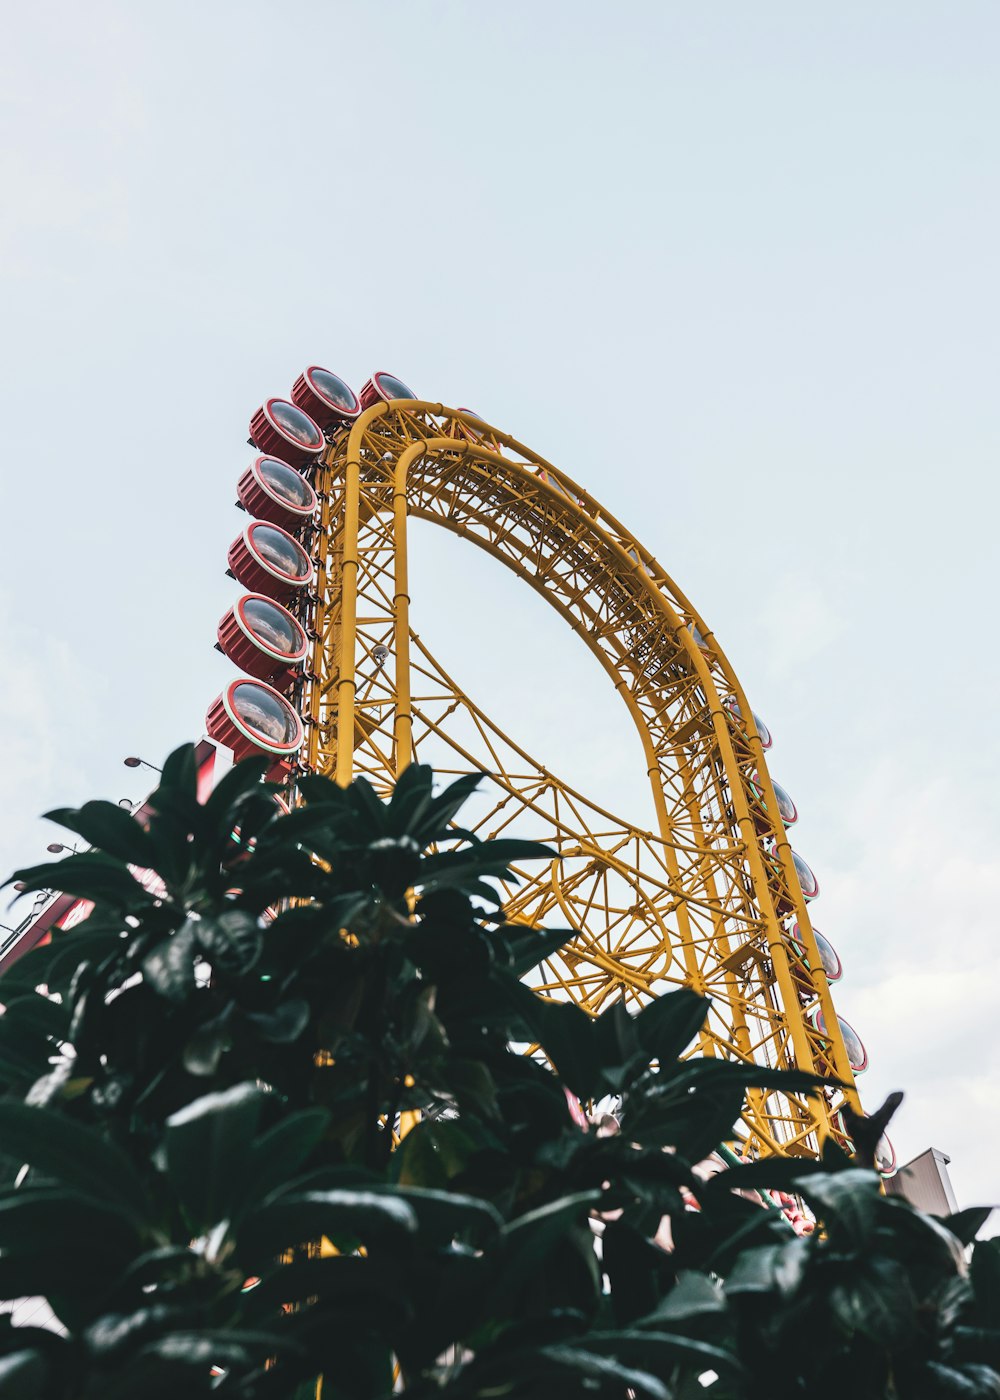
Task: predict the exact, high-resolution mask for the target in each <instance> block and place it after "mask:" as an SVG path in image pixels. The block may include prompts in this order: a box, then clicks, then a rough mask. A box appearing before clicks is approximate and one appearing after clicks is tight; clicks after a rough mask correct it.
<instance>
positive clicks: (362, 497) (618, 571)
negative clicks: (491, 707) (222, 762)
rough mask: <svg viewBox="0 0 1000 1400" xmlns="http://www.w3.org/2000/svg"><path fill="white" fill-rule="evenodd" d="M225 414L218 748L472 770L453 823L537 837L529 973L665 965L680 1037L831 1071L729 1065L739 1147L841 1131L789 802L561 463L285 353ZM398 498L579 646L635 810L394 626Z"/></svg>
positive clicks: (691, 637)
mask: <svg viewBox="0 0 1000 1400" xmlns="http://www.w3.org/2000/svg"><path fill="white" fill-rule="evenodd" d="M250 440H251V444H252V446H253V447H254V448H255V449H256V451H257V453H258V455H257V456H256V457H255V459H254V460H253V461H252V463H251V464H250V466H249V467H248V468H247V469H246V471H245V472H244V474H243V475H242V477H241V478H240V480H239V483H238V487H237V493H238V496H239V503H240V505H241V506H242V507H243V508H244V509H245V510H246V511H247V513H248V514H249V516H250V517H251V518H250V521H249V523H248V524H247V526H246V528H245V529H244V531H243V533H242V534H241V535H240V536H239V537H238V538H237V539H236V540H235V541H234V543H233V544H232V546H231V547H230V550H229V572H230V574H231V575H232V576H233V577H234V578H235V579H236V580H237V581H238V582H239V583H240V584H241V585H242V586H243V587H244V588H245V589H246V590H247V592H246V593H245V594H244V595H243V596H242V597H240V598H239V599H238V600H237V602H236V603H235V604H234V606H233V607H232V608H231V609H230V610H229V611H228V612H227V613H226V615H225V616H224V617H223V619H222V621H221V623H220V624H219V631H218V646H219V648H220V650H222V651H223V652H224V653H225V654H226V655H227V656H229V657H230V658H231V659H232V660H233V661H234V662H235V664H236V665H237V666H238V667H239V668H240V670H241V672H243V675H242V676H240V677H238V678H237V679H235V680H233V681H232V682H231V683H230V684H229V685H228V686H227V687H226V689H225V690H224V691H223V693H222V694H221V695H220V696H219V697H218V699H217V700H216V701H215V702H214V704H213V705H212V706H211V708H210V710H209V714H208V732H209V735H210V736H211V737H212V738H213V739H214V740H215V741H216V742H217V743H220V744H222V745H225V746H227V747H228V748H231V749H232V750H233V752H234V754H235V756H236V757H237V758H239V757H242V756H243V755H245V754H247V753H255V752H256V753H260V752H263V753H266V754H270V755H272V756H273V757H274V760H275V771H276V772H283V773H285V774H287V776H288V778H289V781H290V782H291V783H292V785H293V786H294V781H295V777H296V775H297V774H301V773H302V772H319V773H325V774H329V775H331V776H333V777H335V778H336V779H337V781H339V782H341V783H347V782H349V781H350V780H351V779H352V777H354V776H356V775H358V774H364V775H365V776H366V777H367V778H368V779H369V780H370V781H371V782H372V783H373V784H374V786H375V788H376V789H377V790H378V791H380V792H383V793H384V792H385V791H386V790H387V789H388V788H389V787H390V786H391V785H392V783H393V782H394V780H395V779H396V777H397V776H398V774H399V773H400V772H401V771H402V770H403V769H404V768H405V767H406V765H407V764H409V763H411V762H413V761H414V760H423V761H431V760H433V762H434V766H435V769H436V770H437V771H438V772H439V773H441V774H442V775H447V774H449V773H459V772H469V771H473V770H481V771H482V772H483V773H484V775H485V777H484V789H485V796H486V800H485V801H484V802H482V803H481V805H480V808H479V812H478V815H477V817H476V819H475V820H474V822H473V823H472V825H473V829H474V830H475V831H476V832H477V834H478V835H480V836H482V837H484V838H485V837H489V836H492V835H495V834H497V833H499V832H503V833H504V834H508V835H509V834H518V835H523V836H530V837H533V838H535V839H537V840H541V841H544V842H547V843H548V844H549V845H550V846H551V847H552V848H553V849H554V850H555V851H556V853H557V854H556V857H555V859H553V860H552V862H551V864H550V865H549V866H548V867H547V868H543V869H542V870H541V871H540V872H535V871H528V870H519V871H518V872H517V873H518V875H519V877H520V883H519V884H518V885H517V886H516V887H512V888H510V889H509V890H507V891H506V895H507V900H506V905H505V907H506V912H507V916H508V917H509V918H511V919H515V920H518V921H520V922H525V923H528V924H531V925H534V926H542V925H543V924H548V925H553V924H555V925H566V926H568V927H570V928H572V929H574V930H576V934H575V936H574V937H573V939H572V941H571V942H570V943H569V944H568V945H567V946H566V947H565V948H563V949H562V950H561V951H560V952H559V953H558V954H556V955H553V956H552V957H551V958H549V959H548V960H547V961H546V962H545V963H544V964H543V965H542V970H541V975H540V976H539V977H537V978H536V980H535V986H536V988H537V990H538V991H539V992H540V993H542V994H543V995H545V996H549V997H554V998H571V999H572V1000H573V1001H575V1002H577V1003H579V1004H580V1005H581V1006H582V1007H584V1008H585V1009H586V1010H588V1011H589V1012H592V1013H598V1012H600V1011H601V1010H602V1009H603V1008H605V1007H606V1006H608V1005H609V1004H610V1003H611V1002H613V1001H614V1000H616V999H623V1000H624V1001H625V1003H626V1005H629V1006H635V1007H638V1006H640V1005H642V1004H644V1003H645V1002H646V1001H647V1000H648V999H649V998H651V997H655V996H656V995H657V994H658V993H660V992H663V991H666V990H668V989H670V988H672V987H677V986H687V987H691V988H694V989H695V990H696V991H698V992H701V993H705V994H707V995H708V996H710V998H711V1011H710V1013H709V1017H708V1021H707V1023H706V1025H705V1027H704V1029H703V1030H702V1032H701V1034H700V1039H699V1042H698V1043H697V1044H696V1045H695V1046H693V1047H692V1048H693V1049H700V1051H701V1052H702V1053H703V1054H706V1055H711V1056H721V1057H724V1058H728V1059H739V1060H750V1061H755V1062H758V1063H762V1064H766V1065H769V1066H775V1067H780V1068H791V1067H796V1068H799V1069H808V1070H816V1071H818V1072H820V1073H824V1074H830V1075H833V1076H835V1077H836V1078H837V1079H838V1080H839V1081H840V1082H841V1083H842V1084H843V1085H845V1086H846V1087H845V1088H844V1089H843V1090H836V1091H834V1090H828V1091H826V1092H824V1093H818V1094H812V1095H793V1094H788V1093H780V1094H779V1093H774V1092H765V1091H763V1090H758V1091H754V1092H751V1093H750V1095H749V1096H748V1098H747V1101H746V1103H745V1105H744V1111H743V1117H742V1126H741V1130H740V1131H741V1137H740V1139H739V1141H738V1142H737V1144H736V1146H737V1148H738V1150H739V1151H740V1153H741V1154H742V1155H745V1156H749V1157H751V1158H754V1157H759V1156H767V1155H774V1154H778V1155H783V1156H793V1155H801V1156H805V1157H808V1156H813V1155H815V1154H816V1153H817V1152H818V1151H819V1148H820V1144H821V1143H822V1141H823V1140H824V1138H825V1137H827V1136H828V1135H831V1134H832V1135H833V1136H834V1137H835V1138H836V1139H838V1140H839V1141H842V1142H846V1141H847V1139H846V1135H845V1129H844V1121H843V1118H842V1116H841V1113H840V1110H841V1108H842V1106H843V1103H844V1101H845V1100H846V1101H848V1102H850V1103H851V1104H852V1106H854V1107H858V1101H857V1095H856V1090H855V1088H854V1076H855V1074H856V1073H858V1072H860V1071H861V1070H863V1069H864V1068H865V1065H866V1062H867V1061H866V1054H865V1051H864V1048H863V1046H862V1044H861V1041H860V1039H859V1037H858V1036H857V1035H856V1033H855V1032H854V1031H853V1030H852V1028H851V1027H850V1026H849V1025H848V1024H847V1023H846V1022H845V1021H843V1020H842V1019H840V1018H839V1017H838V1016H837V1013H836V1011H835V1009H834V1005H833V1000H832V997H831V992H830V984H831V983H832V982H834V981H836V980H837V979H838V978H839V977H840V975H841V966H840V960H839V958H838V957H837V954H836V952H835V951H834V949H833V947H832V946H831V945H830V944H829V943H828V942H827V940H826V939H825V938H823V936H822V935H821V934H819V933H818V932H816V930H814V929H813V927H812V923H811V920H810V916H809V909H808V905H809V903H810V901H811V900H812V899H813V898H814V897H815V896H816V895H818V893H819V885H818V882H817V880H816V877H815V876H814V875H813V873H812V871H811V870H810V868H809V866H808V865H807V864H806V862H805V861H804V860H802V858H801V857H800V856H799V855H798V854H797V853H796V852H795V851H793V850H792V848H791V846H790V844H789V839H788V828H789V827H790V826H792V825H793V824H794V823H795V821H796V820H797V817H798V813H797V810H796V807H795V805H794V803H793V802H792V801H791V799H790V798H789V796H788V794H787V793H785V792H784V790H783V789H782V788H781V787H779V786H778V784H777V783H775V782H774V780H773V779H772V778H771V775H770V772H769V770H768V762H767V758H766V752H767V750H769V749H770V748H771V735H770V732H769V730H768V729H767V727H766V725H765V724H764V723H763V721H762V720H761V719H760V718H758V717H757V716H756V715H755V714H754V713H753V711H752V710H751V709H750V706H749V704H748V702H747V697H746V695H745V694H744V692H743V689H742V687H741V685H740V683H739V680H738V678H737V676H736V675H735V673H734V671H733V670H732V667H731V666H730V665H729V662H728V661H727V659H726V657H725V655H724V653H723V651H722V649H721V647H720V646H719V644H718V642H717V640H716V638H715V635H714V633H713V632H712V631H711V630H710V628H709V627H708V625H707V623H706V622H705V621H704V619H703V618H702V617H701V616H700V615H699V614H698V613H697V612H696V611H695V609H694V608H693V606H692V605H691V603H690V602H689V601H688V600H687V598H686V597H685V596H684V594H683V593H682V592H681V591H680V589H679V588H678V587H677V586H676V584H675V583H674V582H673V581H672V579H671V578H670V577H669V575H668V574H667V573H666V571H665V570H664V568H663V567H662V565H661V564H660V563H659V562H658V561H657V560H656V559H655V558H654V556H653V555H652V554H651V553H650V552H649V550H648V549H647V548H646V547H645V546H644V545H643V544H642V543H641V542H640V541H639V540H638V539H637V538H636V537H635V536H634V535H632V534H631V533H630V532H629V531H628V530H627V529H626V528H625V527H624V526H623V525H622V524H620V523H619V522H618V521H617V520H616V519H614V517H613V516H611V515H610V514H609V513H608V512H607V511H606V510H605V509H604V507H603V506H601V504H600V503H599V502H598V501H597V500H595V499H594V497H593V496H591V495H589V494H588V493H587V492H586V491H584V490H582V489H581V488H580V487H579V486H578V485H576V483H575V482H573V481H572V480H570V478H569V477H568V476H566V475H565V473H564V472H562V471H561V470H559V469H558V468H556V467H554V466H552V465H550V464H549V463H548V462H546V461H544V460H543V459H542V458H541V457H539V456H538V455H537V454H535V453H534V452H532V451H531V450H530V449H529V448H527V447H525V446H524V445H522V444H521V443H519V442H517V441H516V440H515V439H514V438H512V437H511V436H510V435H509V434H507V433H505V432H501V431H500V430H498V429H496V428H494V427H491V426H489V425H488V424H486V423H485V422H484V421H483V420H482V419H481V418H479V416H478V415H477V414H475V413H473V412H471V411H470V410H468V409H449V408H445V407H443V406H442V405H441V404H439V403H429V402H426V401H424V400H421V399H418V398H417V397H416V396H415V395H414V394H413V393H412V392H411V390H410V389H408V388H407V387H406V385H405V384H403V383H402V381H400V380H399V379H397V378H396V377H395V376H393V375H391V374H388V373H385V372H380V373H376V374H375V375H373V376H372V378H371V379H370V380H369V381H368V382H367V383H366V384H365V385H364V387H363V388H362V390H361V392H360V394H359V395H356V394H355V393H354V391H353V390H352V389H351V388H350V387H349V386H348V385H347V384H346V383H345V382H344V381H343V380H342V379H340V378H339V377H338V376H337V375H335V374H332V373H331V372H330V371H328V370H325V369H322V368H320V367H318V366H311V367H310V368H308V369H307V370H305V372H304V373H303V374H302V375H300V376H299V378H298V379H297V380H296V382H295V385H294V387H293V388H292V391H291V396H290V398H289V399H281V398H272V399H268V400H267V401H266V402H265V403H264V404H263V405H262V406H261V408H259V409H258V410H257V412H256V413H255V414H254V416H253V419H252V421H251V425H250ZM413 520H419V521H429V522H432V523H433V524H435V525H439V526H441V527H442V528H443V529H446V530H449V531H451V532H452V533H454V534H456V535H458V536H459V537H460V538H461V539H463V540H464V541H466V542H468V544H470V545H476V546H478V547H479V548H480V549H482V550H485V551H486V552H487V553H488V554H489V555H491V556H492V557H493V558H494V559H497V560H499V561H500V562H501V563H502V564H504V565H505V566H506V567H507V568H508V569H510V570H511V572H512V573H513V574H514V575H516V576H517V577H518V578H520V579H522V580H523V581H524V582H525V583H526V584H528V585H530V586H531V587H532V588H533V589H535V591H536V592H537V593H539V594H540V595H541V596H542V597H543V598H544V599H545V600H546V601H547V602H548V603H549V604H550V606H551V607H552V608H554V609H555V611H556V613H557V614H558V615H559V616H560V617H561V618H562V619H563V621H564V622H565V623H566V625H567V626H568V627H571V628H572V629H573V630H574V631H575V632H576V633H577V635H578V636H579V637H580V638H581V640H582V641H583V642H584V643H585V644H586V645H587V646H588V647H589V648H590V650H591V652H592V653H593V654H594V656H595V657H596V658H597V660H598V661H599V663H600V665H601V667H602V668H603V670H604V672H605V674H606V676H607V680H608V685H609V686H611V687H613V688H614V690H615V691H616V692H617V694H618V696H619V698H620V701H621V704H622V719H623V722H624V721H626V720H627V722H628V723H630V724H632V725H634V726H635V729H636V731H637V733H638V736H639V739H640V742H641V745H642V752H643V754H644V755H645V762H646V769H647V774H648V778H649V783H650V786H651V789H652V799H653V807H654V810H655V817H656V825H655V830H652V831H650V830H642V829H639V828H638V827H637V826H635V825H633V824H631V823H629V822H627V821H624V820H622V819H621V818H620V817H618V816H616V815H614V814H613V813H611V812H609V811H607V810H605V809H604V808H603V807H602V806H600V805H598V804H596V803H594V802H593V801H591V800H590V799H588V797H587V796H586V795H585V794H583V793H581V792H578V791H575V790H574V789H573V788H571V787H569V786H567V785H566V784H565V783H563V782H561V781H560V780H559V779H558V778H557V777H556V776H555V775H554V774H553V773H551V772H550V771H549V770H548V769H547V768H546V767H545V766H544V764H543V763H541V762H539V761H538V760H536V759H535V758H534V757H532V756H531V755H529V754H528V753H527V752H526V751H525V749H524V748H522V747H521V746H520V745H519V744H518V743H517V741H516V738H514V737H509V736H508V735H507V734H505V733H504V732H502V730H501V729H500V728H499V727H498V726H497V725H496V724H495V723H494V722H493V721H492V720H491V719H490V718H489V717H488V715H487V714H486V713H485V712H484V710H483V709H482V708H480V706H479V705H478V704H477V703H476V702H475V701H474V700H473V699H472V698H471V697H470V696H468V695H467V694H466V693H465V692H464V691H463V690H462V688H461V686H460V684H459V683H458V681H457V680H455V679H453V678H452V677H451V676H450V675H449V674H448V673H447V672H446V671H445V670H444V668H443V667H442V666H441V665H440V664H439V662H438V661H437V660H436V659H435V658H434V656H433V655H432V653H431V651H430V650H429V648H428V646H427V644H426V642H425V641H424V640H423V639H422V637H418V636H417V635H416V633H415V632H414V631H413V629H412V627H411V624H410V606H411V599H410V583H409V569H408V531H409V527H410V522H411V521H413ZM883 1145H884V1147H885V1149H886V1157H885V1160H884V1162H883V1170H884V1171H886V1172H889V1171H891V1170H892V1167H893V1162H892V1160H891V1149H889V1147H888V1144H887V1143H886V1142H885V1141H884V1144H883Z"/></svg>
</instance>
